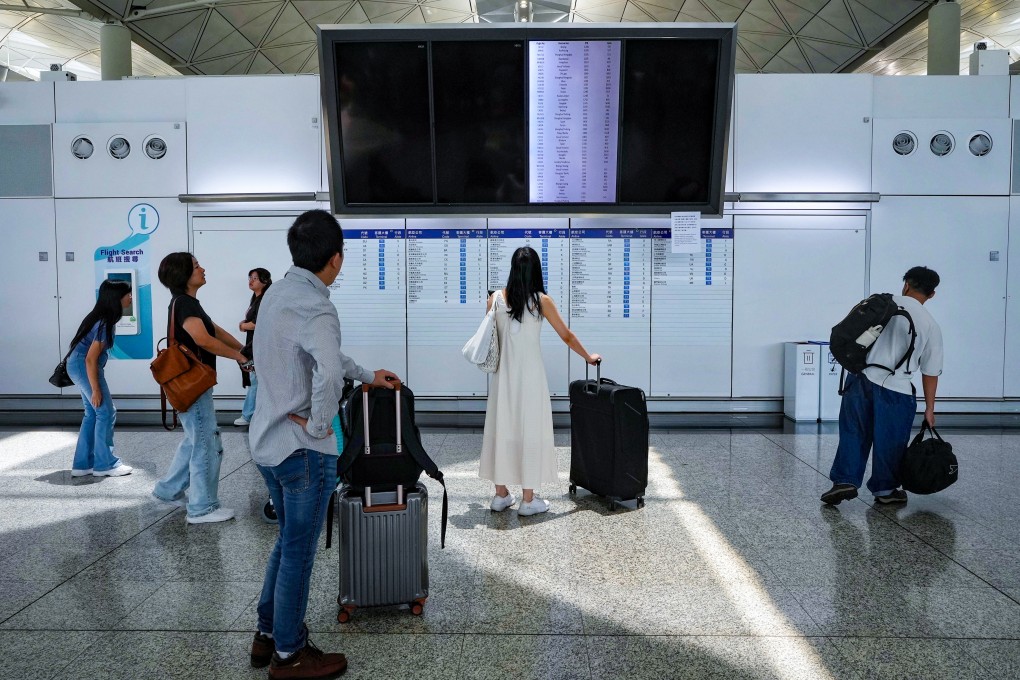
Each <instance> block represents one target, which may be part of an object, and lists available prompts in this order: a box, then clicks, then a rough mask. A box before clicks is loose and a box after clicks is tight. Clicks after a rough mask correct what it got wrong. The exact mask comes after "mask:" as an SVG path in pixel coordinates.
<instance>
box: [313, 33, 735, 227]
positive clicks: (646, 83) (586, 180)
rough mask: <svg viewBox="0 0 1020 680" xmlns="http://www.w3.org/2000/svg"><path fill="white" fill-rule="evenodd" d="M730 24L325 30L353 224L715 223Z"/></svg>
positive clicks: (331, 150) (330, 143)
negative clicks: (672, 217)
mask: <svg viewBox="0 0 1020 680" xmlns="http://www.w3.org/2000/svg"><path fill="white" fill-rule="evenodd" d="M735 44H736V27H735V25H733V24H662V23H657V24H626V23H621V24H563V25H560V24H556V25H547V26H537V25H534V24H502V25H483V26H464V25H456V26H435V27H428V28H422V27H420V26H415V27H404V26H385V27H377V26H346V25H344V26H320V27H319V62H320V74H321V81H322V100H323V108H324V110H325V120H326V128H325V129H326V141H327V145H326V149H327V154H328V161H329V162H328V168H329V183H330V200H331V202H332V207H333V211H334V212H336V213H338V214H348V215H369V214H374V215H393V214H401V215H407V214H415V215H437V214H479V215H489V214H506V213H546V214H563V213H571V214H579V213H583V214H590V213H611V214H619V213H627V214H662V213H667V212H671V211H699V212H701V213H703V214H706V215H718V214H721V213H722V196H723V176H724V173H725V165H726V144H727V139H728V133H729V125H730V111H731V108H732V99H733V68H734V49H735Z"/></svg>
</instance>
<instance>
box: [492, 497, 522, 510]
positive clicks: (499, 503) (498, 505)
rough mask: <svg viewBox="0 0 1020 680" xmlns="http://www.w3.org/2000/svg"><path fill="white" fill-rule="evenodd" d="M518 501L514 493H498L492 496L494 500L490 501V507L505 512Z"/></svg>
mask: <svg viewBox="0 0 1020 680" xmlns="http://www.w3.org/2000/svg"><path fill="white" fill-rule="evenodd" d="M516 502H517V497H516V496H514V495H513V494H512V493H507V495H505V496H500V495H499V494H496V495H495V496H493V497H492V502H491V503H489V507H490V508H491V509H492V511H493V512H503V511H504V510H506V509H507V508H509V507H510V506H511V505H513V504H514V503H516Z"/></svg>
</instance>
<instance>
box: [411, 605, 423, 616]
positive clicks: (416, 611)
mask: <svg viewBox="0 0 1020 680" xmlns="http://www.w3.org/2000/svg"><path fill="white" fill-rule="evenodd" d="M409 606H410V607H411V614H412V615H414V616H421V615H422V614H423V613H424V612H425V603H424V602H418V601H415V602H412V603H411V604H410V605H409Z"/></svg>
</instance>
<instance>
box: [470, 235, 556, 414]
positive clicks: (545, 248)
mask: <svg viewBox="0 0 1020 680" xmlns="http://www.w3.org/2000/svg"><path fill="white" fill-rule="evenodd" d="M523 246H529V247H531V248H534V249H535V252H536V253H538V256H539V258H540V260H541V262H542V282H543V284H544V285H545V292H546V294H547V295H548V296H549V297H551V298H552V299H553V301H554V302H555V304H556V307H557V309H559V312H560V316H561V317H562V318H563V321H564V323H566V322H567V321H568V318H569V316H568V310H569V300H570V229H569V221H568V220H566V219H564V218H534V219H526V218H525V219H519V218H507V219H495V218H494V219H491V220H489V290H496V289H499V288H504V287H505V286H506V284H507V277H508V275H509V273H510V260H511V258H512V257H513V254H514V251H516V250H517V249H518V248H521V247H523ZM541 344H542V358H543V361H544V362H545V373H546V377H547V378H548V380H549V394H551V395H565V394H567V391H568V388H569V375H568V371H567V355H568V354H569V353H570V350H569V349H567V346H566V345H564V344H563V341H562V340H560V337H559V336H558V335H557V334H556V331H554V330H553V329H552V327H551V326H550V325H549V323H548V322H547V321H543V327H542V339H541Z"/></svg>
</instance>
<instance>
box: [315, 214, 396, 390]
mask: <svg viewBox="0 0 1020 680" xmlns="http://www.w3.org/2000/svg"><path fill="white" fill-rule="evenodd" d="M340 226H341V227H343V230H344V263H343V267H342V268H341V269H340V276H338V277H337V279H336V281H334V282H333V285H332V286H330V287H329V299H330V300H331V301H332V302H333V304H334V305H335V306H336V309H337V313H338V314H339V316H340V332H341V334H342V342H343V351H344V353H345V354H347V355H348V356H350V357H351V358H353V359H354V360H355V361H357V362H358V363H359V364H361V365H362V366H364V367H365V368H367V369H369V370H373V371H374V370H377V369H380V368H385V369H388V370H391V371H393V372H394V373H396V374H397V375H399V376H400V377H401V378H403V377H404V376H406V375H407V352H406V347H407V322H406V317H407V314H406V312H407V283H406V281H407V278H406V276H405V272H406V270H407V259H406V245H405V242H404V220H402V219H378V220H342V221H341V223H340Z"/></svg>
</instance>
